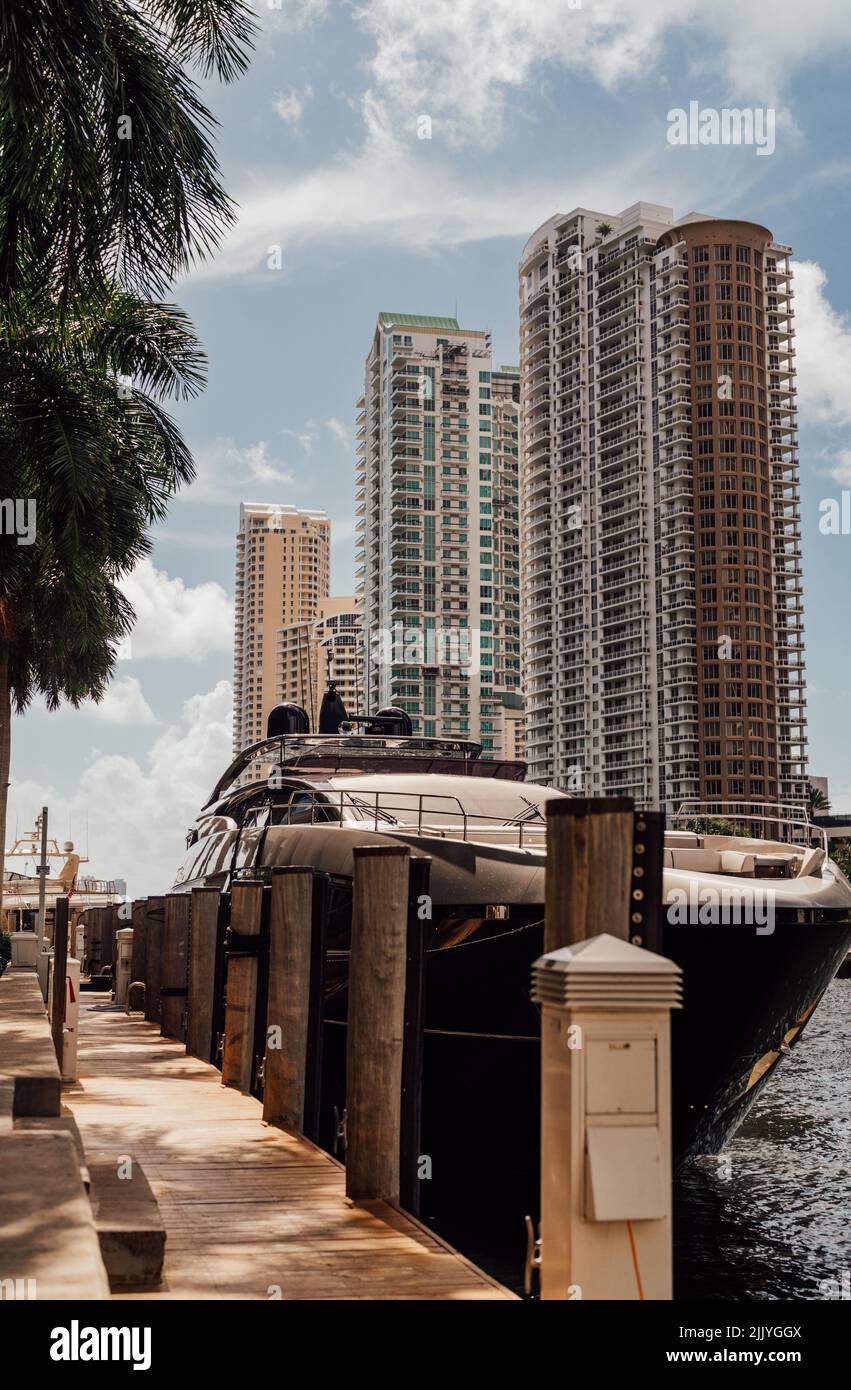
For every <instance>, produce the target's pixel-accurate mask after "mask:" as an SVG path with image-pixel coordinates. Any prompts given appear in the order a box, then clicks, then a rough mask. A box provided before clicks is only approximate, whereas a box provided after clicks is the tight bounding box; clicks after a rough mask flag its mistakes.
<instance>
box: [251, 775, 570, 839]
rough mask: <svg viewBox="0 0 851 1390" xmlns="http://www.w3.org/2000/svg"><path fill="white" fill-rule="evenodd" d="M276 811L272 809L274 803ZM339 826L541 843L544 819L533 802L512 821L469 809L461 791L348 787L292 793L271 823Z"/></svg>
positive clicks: (544, 837)
mask: <svg viewBox="0 0 851 1390" xmlns="http://www.w3.org/2000/svg"><path fill="white" fill-rule="evenodd" d="M273 814H274V808H273ZM275 824H280V825H336V826H338V827H340V828H341V829H351V828H353V827H363V826H364V824H366V825H368V826H369V827H370V829H372V830H373V831H375V832H377V833H380V832H381V831H382V830H392V831H402V832H404V833H407V834H416V835H433V836H437V837H439V838H441V839H452V840H481V839H484V838H487V840H488V841H489V842H493V841H497V842H498V843H504V844H510V845H515V846H517V847H518V848H520V849H522V848H524V846H526V847H530V848H531V847H535V848H542V847H543V845H544V844H545V841H546V821H545V820H544V818H543V816H542V815H541V813H540V812H539V811H538V808H537V807H536V806H534V805H530V806H529V807H528V808H526V809H525V810H524V811H522V812H520V813H518V815H516V816H513V817H511V818H510V819H508V820H502V821H499V820H494V818H493V816H488V815H482V814H480V813H476V812H470V811H466V810H465V809H464V807H463V806H462V804H461V802H460V801H459V799H458V797H457V796H451V795H444V794H441V793H436V792H382V791H375V790H374V789H373V788H369V789H366V790H361V789H360V788H358V787H346V788H345V789H342V788H341V789H340V790H339V791H337V792H329V791H311V790H309V789H304V790H301V789H299V790H297V791H294V792H293V796H292V801H291V802H290V815H289V817H288V818H287V819H286V820H282V821H278V822H275V821H274V820H273V821H272V825H273V826H274V825H275Z"/></svg>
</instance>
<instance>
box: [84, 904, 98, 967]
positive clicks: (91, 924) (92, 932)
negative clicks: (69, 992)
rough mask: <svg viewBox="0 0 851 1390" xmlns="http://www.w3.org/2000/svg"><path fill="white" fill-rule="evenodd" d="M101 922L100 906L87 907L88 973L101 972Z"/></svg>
mask: <svg viewBox="0 0 851 1390" xmlns="http://www.w3.org/2000/svg"><path fill="white" fill-rule="evenodd" d="M100 924H101V910H100V908H99V907H90V908H87V909H86V974H87V975H98V974H99V973H100Z"/></svg>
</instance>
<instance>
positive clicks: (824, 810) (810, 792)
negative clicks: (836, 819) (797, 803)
mask: <svg viewBox="0 0 851 1390" xmlns="http://www.w3.org/2000/svg"><path fill="white" fill-rule="evenodd" d="M807 804H808V806H809V811H810V817H811V818H812V817H813V816H815V815H828V813H829V812H830V802H829V801H828V799H827V797H826V796H825V794H824V792H823V791H822V790H821V788H820V787H815V786H813V784H812V782H808V783H807Z"/></svg>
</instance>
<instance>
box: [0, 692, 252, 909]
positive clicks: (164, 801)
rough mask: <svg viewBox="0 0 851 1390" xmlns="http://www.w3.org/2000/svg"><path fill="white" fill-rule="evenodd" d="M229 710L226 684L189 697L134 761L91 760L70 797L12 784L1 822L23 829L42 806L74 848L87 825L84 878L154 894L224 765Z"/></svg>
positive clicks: (164, 884) (169, 877)
mask: <svg viewBox="0 0 851 1390" xmlns="http://www.w3.org/2000/svg"><path fill="white" fill-rule="evenodd" d="M231 706H232V691H231V687H230V685H229V684H228V682H227V681H219V683H218V684H217V685H216V686H215V687H214V689H213V690H210V691H207V692H206V693H205V694H199V695H193V696H192V698H191V699H189V700H187V701H186V703H185V704H184V706H183V710H182V714H181V718H180V720H179V722H178V723H176V724H173V725H170V726H169V727H168V728H167V729H165V730H164V731H163V732H162V733H161V734H160V735H159V736H158V737H157V738H156V739H155V740H154V742H153V744H152V745H151V748H150V750H149V752H148V754H147V756H146V757H145V758H144V759H143V760H142V761H138V760H137V759H135V758H131V757H127V756H122V755H118V754H100V755H96V756H95V757H94V759H93V760H92V762H90V763H89V765H88V767H86V768H85V769H84V771H83V773H82V776H81V777H80V781H79V785H78V788H77V791H76V792H75V794H74V795H73V796H72V797H70V798H68V797H62V796H60V795H58V793H57V791H56V789H55V788H54V787H52V786H44V785H40V784H38V783H36V782H34V781H27V780H25V781H17V780H14V779H13V782H12V786H11V788H10V792H9V823H10V824H12V825H14V824H15V822H16V820H17V822H18V823H19V824H21V825H24V824H27V825H29V824H31V823H32V822H33V820H34V817H35V812H36V810H37V809H38V808H39V807H41V806H49V807H50V816H51V822H52V824H54V825H60V826H65V825H69V824H70V826H71V828H72V833H73V835H74V836H75V838H76V841H77V847H78V849H80V848H84V842H83V836H82V827H83V826H84V825H85V824H86V822H87V821H88V839H89V847H90V849H89V852H90V856H91V863H90V864H87V865H85V872H86V873H89V874H92V875H94V876H95V877H102V878H126V879H127V883H128V892H129V893H130V894H131V896H136V897H142V896H144V895H145V894H148V893H162V892H163V891H165V890H167V889H168V888H170V887H171V885H172V883H173V882H174V875H175V872H176V870H177V868H178V867H179V865H180V863H181V861H182V859H183V857H184V854H185V836H186V831H187V829H188V827H189V826H190V825H191V824H192V822H193V821H194V819H195V817H196V816H197V814H198V812H199V810H200V809H201V806H202V805H203V804H204V802H205V801H206V800H207V797H208V796H209V794H210V792H211V790H212V788H213V786H214V785H215V783H216V780H217V779H218V778H219V777H220V776H221V774H222V772H223V771H224V770H225V768H226V767H227V765H228V763H229V762H230V761H231V756H232V754H231Z"/></svg>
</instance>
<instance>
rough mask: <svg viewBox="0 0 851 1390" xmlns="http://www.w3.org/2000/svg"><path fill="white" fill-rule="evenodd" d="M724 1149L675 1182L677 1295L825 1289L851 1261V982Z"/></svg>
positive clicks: (836, 986)
mask: <svg viewBox="0 0 851 1390" xmlns="http://www.w3.org/2000/svg"><path fill="white" fill-rule="evenodd" d="M725 1157H726V1159H728V1160H729V1163H722V1162H720V1161H719V1158H717V1157H712V1158H705V1159H701V1160H699V1161H698V1162H697V1163H695V1164H693V1165H692V1166H691V1167H690V1168H689V1169H688V1170H687V1171H686V1173H685V1174H684V1175H683V1176H682V1177H681V1178H680V1179H678V1181H677V1182H676V1184H675V1187H674V1223H675V1224H674V1280H675V1296H676V1297H677V1298H719V1299H739V1298H766V1299H789V1298H793V1299H794V1298H801V1299H818V1298H822V1297H824V1295H823V1293H822V1291H821V1288H820V1283H821V1281H822V1280H824V1279H838V1278H839V1277H840V1276H841V1274H842V1272H843V1270H851V1234H850V1233H851V980H835V981H834V982H833V984H832V985H831V986H830V988H829V989H828V991H827V993H826V994H825V997H824V999H823V1000H822V1002H821V1004H820V1005H819V1008H818V1009H817V1010H816V1013H815V1014H814V1015H813V1017H812V1018H811V1019H810V1022H809V1023H808V1025H807V1029H806V1032H805V1033H804V1036H803V1038H802V1040H801V1042H800V1044H799V1046H798V1047H797V1048H796V1049H795V1050H794V1052H793V1053H792V1055H791V1056H790V1057H787V1058H784V1060H783V1062H782V1063H781V1065H780V1067H779V1068H778V1070H777V1073H776V1075H775V1076H774V1077H773V1078H772V1080H771V1082H770V1083H769V1084H768V1085H767V1086H766V1088H765V1090H764V1091H763V1093H762V1095H761V1097H760V1099H759V1101H758V1102H757V1104H756V1105H755V1106H754V1109H753V1111H752V1112H751V1114H750V1115H749V1116H748V1118H747V1120H746V1121H745V1123H744V1124H743V1125H742V1128H741V1129H740V1130H739V1132H738V1134H737V1135H736V1137H735V1138H734V1139H733V1140H732V1142H731V1143H730V1144H729V1145H728V1147H727V1149H726V1151H725ZM728 1174H729V1176H728Z"/></svg>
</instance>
